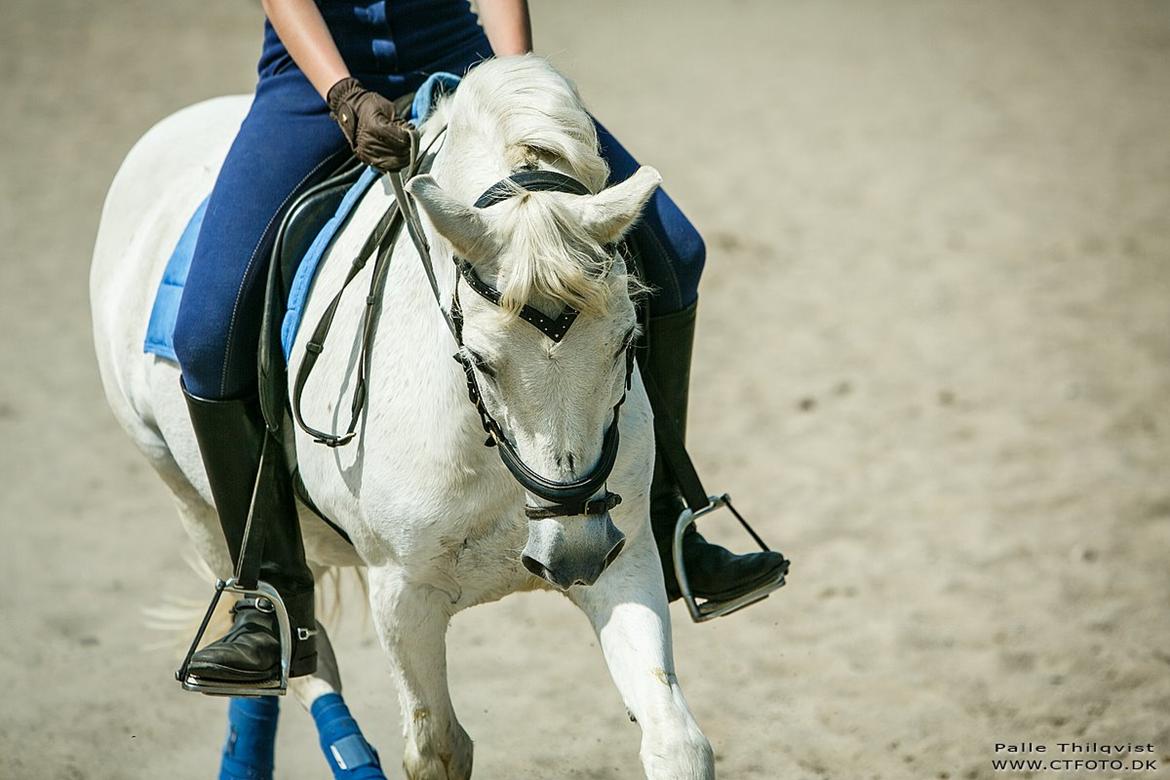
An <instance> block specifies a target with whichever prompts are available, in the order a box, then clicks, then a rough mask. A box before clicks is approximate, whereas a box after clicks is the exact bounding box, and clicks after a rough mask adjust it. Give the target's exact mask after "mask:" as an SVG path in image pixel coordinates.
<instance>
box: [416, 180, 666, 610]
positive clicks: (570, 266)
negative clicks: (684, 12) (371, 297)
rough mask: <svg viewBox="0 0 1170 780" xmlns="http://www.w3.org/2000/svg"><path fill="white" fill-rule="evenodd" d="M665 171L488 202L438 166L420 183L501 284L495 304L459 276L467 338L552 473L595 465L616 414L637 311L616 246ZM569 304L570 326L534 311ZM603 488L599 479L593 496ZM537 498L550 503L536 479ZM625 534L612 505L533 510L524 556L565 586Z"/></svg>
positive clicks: (483, 380)
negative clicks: (438, 176)
mask: <svg viewBox="0 0 1170 780" xmlns="http://www.w3.org/2000/svg"><path fill="white" fill-rule="evenodd" d="M660 180H661V179H660V177H659V175H658V172H657V171H655V170H653V169H652V168H647V167H643V168H641V169H640V170H639V171H638V172H637V173H635V174H634V175H633V176H632V177H630V178H629V179H627V180H626V181H624V182H622V183H620V184H617V185H615V186H613V187H610V188H608V189H605V190H602V191H601V192H598V193H597V194H586V195H573V194H568V193H565V192H530V191H527V190H524V191H517V192H515V193H513V194H512V196H511V197H508V198H507V199H505V200H502V201H501V202H499V203H496V204H494V205H491V206H486V207H484V208H476V207H474V206H468V205H466V204H464V203H462V202H460V201H459V200H457V199H456V198H455V197H453V196H452V195H450V194H449V193H447V192H446V191H444V190H443V189H442V188H441V187H440V186H439V185H438V183H437V182H436V181H435V180H434V179H433V178H431V177H429V176H421V177H418V178H416V179H414V180H413V181H412V182H411V184H410V191H411V192H412V193H413V195H414V196H415V198H416V200H417V202H418V203H419V204H420V205H421V206H422V208H423V210H424V211H425V212H426V214H427V215H428V216H429V217H430V221H431V223H432V224H433V225H434V228H435V230H436V231H437V233H438V234H439V235H440V236H442V237H443V239H445V240H446V242H447V243H449V244H450V246H451V249H452V250H453V252H454V256H455V257H456V258H459V259H461V260H465V261H466V262H467V263H468V264H469V266H470V267H469V268H468V269H465V270H466V272H470V273H474V275H475V278H473V279H471V283H477V282H479V281H481V282H483V283H485V284H486V285H487V286H490V288H492V291H493V293H494V292H496V291H498V293H499V298H498V305H497V304H496V303H493V302H491V301H489V300H487V299H486V298H485V297H483V296H482V294H474V293H469V292H468V291H467V288H466V287H463V292H462V293H461V294H460V299H459V309H460V313H461V316H462V334H461V335H462V341H463V347H462V350H463V354H464V357H465V358H466V359H467V364H468V366H469V370H471V371H472V372H473V373H474V376H473V380H474V384H475V385H477V386H478V391H479V394H480V395H481V396H482V399H483V403H484V406H485V407H486V409H487V411H488V412H489V413H490V415H491V417H492V418H494V420H495V421H496V422H498V424H499V427H500V429H501V433H502V434H503V436H504V437H506V440H507V443H509V444H510V445H511V448H512V449H513V450H514V451H515V452H516V453H517V454H518V455H519V457H520V459H521V460H522V461H523V463H524V465H525V466H527V467H528V468H529V469H531V470H532V471H534V472H536V474H538V475H540V477H542V478H543V479H545V480H548V481H551V482H556V483H573V482H575V481H579V480H581V479H582V478H583V477H586V476H588V475H589V474H590V473H591V472H593V471H594V470H595V469H596V468H597V464H598V461H599V459H601V458H602V455H603V440H605V439H606V434H607V431H608V429H609V428H610V426H611V424H613V425H616V418H615V406H616V405H617V404H618V402H619V401H620V400H621V399H622V397H623V395H624V393H625V391H626V380H627V351H628V349H629V347H630V345H631V343H632V341H633V339H634V338H635V336H636V335H637V322H636V316H635V310H634V305H633V303H632V301H631V298H630V293H631V278H630V277H629V275H628V274H627V269H626V267H625V263H624V260H623V258H622V257H621V255H620V253H618V252H617V251H616V249H615V247H616V245H617V243H618V242H619V241H620V240H621V238H622V237H623V236H624V235H625V233H626V232H627V231H628V230H629V229H630V227H631V226H632V225H633V224H634V223H635V222H636V220H637V219H638V216H639V214H640V213H641V211H642V208H643V206H644V205H645V204H646V201H647V200H648V199H649V198H650V196H651V195H652V194H653V192H654V190H655V188H657V186H658V184H659V182H660ZM465 276H466V273H465ZM526 305H527V306H528V307H530V308H529V309H526V310H525V309H524V307H525V306H526ZM568 308H571V309H573V310H576V311H577V312H578V314H577V316H576V318H575V319H573V320H572V321H571V327H569V328H568V330H565V331H563V332H559V333H558V330H557V328H556V327H545V328H541V327H537V326H535V325H534V324H533V322H532V319H533V317H532V313H533V310H535V312H538V313H539V314H540V315H543V316H544V317H547V318H548V321H556V320H558V318H560V317H561V315H562V313H563V312H564V311H565V310H567V309H568ZM522 310H525V311H526V312H528V319H524V318H522V317H521V316H518V315H520V314H521V311H522ZM562 322H563V320H562ZM550 331H551V332H552V333H553V334H556V336H557V337H556V338H554V337H553V336H552V335H550ZM614 433H616V429H615V431H614ZM607 495H608V494H607V492H606V487H605V485H604V484H602V485H600V487H599V488H597V490H596V491H593V492H592V494H591V495H589V496H585V498H592V499H600V498H603V497H605V496H607ZM527 503H528V506H529V507H530V508H540V507H547V506H549V502H548V501H546V500H545V499H544V498H542V497H541V496H539V495H537V494H535V493H534V492H533V491H532V490H529V491H528V497H527ZM529 514H530V516H531V515H532V514H540V512H539V511H538V512H535V513H534V512H532V511H530V513H529ZM624 543H625V537H624V536H623V534H622V533H621V532H620V531H619V530H618V529H617V528H616V527H615V526H614V524H613V521H612V519H611V518H610V515H609V512H608V511H604V510H603V511H597V512H595V513H591V514H577V515H573V516H552V517H541V518H538V519H529V521H528V541H527V544H526V545H525V547H524V551H523V555H522V560H523V563H524V565H525V567H526V568H528V570H529V571H531V572H532V573H533V574H536V575H537V576H540V577H542V578H544V579H545V580H547V581H549V582H550V583H552V584H554V585H556V586H557V587H559V588H562V589H565V588H568V587H570V586H572V585H575V584H583V585H591V584H592V583H593V582H594V581H596V579H597V578H598V576H600V574H601V572H602V571H603V570H604V569H605V568H606V566H608V565H609V564H610V563H612V562H613V560H614V559H615V558H616V557H617V555H618V553H620V552H621V548H622V546H623V545H624Z"/></svg>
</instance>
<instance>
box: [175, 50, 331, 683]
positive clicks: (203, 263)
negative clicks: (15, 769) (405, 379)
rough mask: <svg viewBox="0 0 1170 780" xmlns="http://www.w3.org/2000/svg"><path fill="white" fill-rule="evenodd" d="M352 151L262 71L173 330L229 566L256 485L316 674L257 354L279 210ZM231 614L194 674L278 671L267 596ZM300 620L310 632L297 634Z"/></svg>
mask: <svg viewBox="0 0 1170 780" xmlns="http://www.w3.org/2000/svg"><path fill="white" fill-rule="evenodd" d="M344 150H345V140H344V138H343V137H342V135H341V133H340V131H339V130H337V128H336V126H335V124H334V123H333V121H332V120H331V119H330V118H329V114H328V110H327V109H326V107H325V104H324V102H323V101H322V100H321V98H320V97H319V96H318V95H317V94H316V92H315V91H313V88H312V86H311V85H310V84H309V82H308V81H307V80H306V79H305V78H304V76H303V75H301V74H300V73H299V71H297V70H296V69H295V68H289V69H284V70H281V71H280V72H279V73H271V74H266V73H265V72H263V71H262V72H261V78H260V82H259V85H258V87H257V91H256V97H255V100H254V102H253V104H252V107H251V109H250V111H249V113H248V115H247V117H246V118H245V119H244V122H243V124H242V125H241V127H240V131H239V134H238V135H237V137H236V139H235V142H234V143H233V145H232V147H231V150H230V151H229V152H228V156H227V159H226V160H225V162H224V165H223V168H222V169H221V171H220V174H219V178H218V179H217V181H216V184H215V188H214V189H213V191H212V194H211V199H210V201H209V202H208V206H207V213H206V215H205V217H204V221H203V227H202V230H201V231H200V236H199V241H198V243H197V245H196V248H195V253H194V256H193V258H192V261H191V270H190V273H189V275H188V278H187V286H186V290H187V292H186V294H185V295H184V298H183V301H182V304H181V306H180V310H179V317H178V322H177V323H176V327H175V351H176V354H177V355H178V357H179V363H180V367H181V369H182V375H183V384H184V392H185V394H186V396H187V400H188V407H189V409H190V413H191V422H192V425H193V426H194V429H195V435H196V439H197V440H198V443H199V449H200V453H201V455H202V457H203V463H204V466H205V468H206V470H207V475H208V481H209V482H210V485H211V492H212V496H213V498H214V500H215V505H216V509H217V512H218V514H219V520H220V525H221V527H222V528H223V531H224V535H225V537H226V538H227V541H228V548H229V550H230V552H231V554H232V560H233V563H235V562H237V561H238V556H239V552H240V544H241V541H242V538H243V534H244V528H245V526H246V524H247V520H248V512H249V507H250V505H251V504H252V497H253V492H254V491H255V492H256V495H257V496H258V497H259V498H260V499H262V500H261V501H258V504H257V506H258V508H259V507H260V506H263V507H265V508H266V509H267V514H268V517H267V518H266V522H267V524H268V530H267V534H266V537H265V540H264V550H263V553H264V560H263V564H262V567H261V572H260V579H262V580H264V581H265V582H267V583H269V584H270V585H272V586H273V587H274V588H276V590H277V592H279V593H280V595H281V598H282V599H283V600H284V602H285V604H286V606H287V608H288V611H289V617H290V618H291V622H292V628H293V636H294V647H293V665H292V668H291V670H290V673H291V674H292V675H302V674H308V673H311V672H312V671H313V669H314V668H315V664H316V655H315V651H314V647H313V641H312V639H311V636H312V634H311V632H312V631H313V629H314V628H315V620H314V615H313V576H312V573H311V572H310V570H309V568H308V566H307V565H306V564H305V559H304V548H303V545H302V542H301V535H300V525H299V522H298V519H297V511H296V504H295V501H294V498H293V492H292V488H291V484H290V482H289V479H288V476H287V473H286V471H285V470H284V469H273V470H266V472H265V474H264V475H261V474H259V473H258V472H259V469H258V465H259V461H260V451H261V447H262V445H263V442H264V440H265V437H266V435H267V434H266V431H265V426H264V421H263V419H262V416H261V414H260V409H259V404H258V403H257V399H256V351H257V345H258V338H259V327H260V311H261V307H262V304H263V287H264V279H265V269H266V266H267V260H268V256H269V252H270V250H271V245H272V242H273V233H274V231H275V229H276V226H277V225H278V223H279V219H280V216H281V215H282V214H283V212H284V209H285V208H286V207H287V205H288V203H290V202H291V200H292V198H293V197H294V196H295V194H296V193H297V192H298V190H299V189H300V188H301V187H302V185H303V184H304V183H305V182H306V181H309V180H311V179H312V178H313V177H314V175H315V174H318V173H321V172H324V171H326V170H328V168H329V166H331V165H336V164H337V162H338V161H339V159H340V158H339V157H338V155H339V154H341V153H342V152H343V151H344ZM234 612H235V623H234V625H233V627H232V629H231V631H230V632H229V633H228V634H227V636H225V637H224V638H223V639H220V640H219V641H217V642H214V643H212V644H211V645H209V646H207V647H206V648H204V649H203V650H201V651H199V652H198V653H196V654H195V656H194V658H193V659H192V662H191V664H190V666H189V671H190V673H191V674H192V675H194V676H196V677H200V678H201V679H207V680H217V681H229V682H247V683H257V684H261V683H268V682H271V681H273V680H275V679H276V678H278V677H279V660H280V642H279V639H278V634H277V628H276V620H275V616H274V614H273V613H272V609H271V605H269V604H268V603H267V602H266V601H265V600H263V599H261V600H259V601H256V600H249V599H245V600H241V601H240V603H239V604H237V606H236V609H235V610H234ZM298 629H304V632H305V633H304V635H305V636H308V637H309V638H308V639H305V640H299V641H298V640H297V639H295V637H296V635H297V633H298V631H297V630H298Z"/></svg>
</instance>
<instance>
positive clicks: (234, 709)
mask: <svg viewBox="0 0 1170 780" xmlns="http://www.w3.org/2000/svg"><path fill="white" fill-rule="evenodd" d="M279 716H280V700H279V699H277V698H276V697H275V696H259V697H257V698H254V699H251V698H243V697H237V698H233V699H232V703H231V706H229V707H228V733H227V742H225V743H224V746H223V759H222V760H221V762H220V765H219V780H272V769H273V766H274V764H275V755H276V720H277V718H278V717H279Z"/></svg>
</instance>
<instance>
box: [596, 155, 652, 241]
mask: <svg viewBox="0 0 1170 780" xmlns="http://www.w3.org/2000/svg"><path fill="white" fill-rule="evenodd" d="M661 183H662V176H660V175H659V173H658V171H656V170H654V169H653V168H651V167H650V166H649V165H643V166H642V167H641V168H639V169H638V170H637V171H635V172H634V175H633V176H631V177H630V178H628V179H626V180H625V181H623V182H621V183H620V184H615V185H613V186H612V187H609V188H608V189H604V190H602V191H601V192H599V193H597V194H596V195H593V196H592V197H587V198H583V200H584V205H583V207H582V210H581V221H582V224H583V226H584V228H585V230H586V231H588V233H589V234H590V235H591V236H593V237H594V238H595V239H597V242H598V243H599V244H610V243H613V242H614V241H618V240H619V239H621V237H622V236H624V235H625V234H626V231H628V230H629V229H630V227H632V226H633V224H634V223H635V222H637V221H638V217H639V216H641V214H642V209H643V208H644V207H645V206H646V201H648V200H650V196H651V195H653V194H654V190H656V189H658V185H659V184H661Z"/></svg>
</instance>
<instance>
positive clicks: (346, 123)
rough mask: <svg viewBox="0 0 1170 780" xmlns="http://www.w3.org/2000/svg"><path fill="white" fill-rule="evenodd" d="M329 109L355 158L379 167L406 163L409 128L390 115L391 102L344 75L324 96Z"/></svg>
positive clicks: (398, 167)
mask: <svg viewBox="0 0 1170 780" xmlns="http://www.w3.org/2000/svg"><path fill="white" fill-rule="evenodd" d="M326 99H327V102H328V103H329V111H330V114H331V115H332V116H333V118H334V119H335V120H336V121H337V124H338V125H339V126H340V127H341V132H342V133H343V134H344V135H345V140H347V141H349V145H350V147H351V148H352V149H353V151H354V154H356V155H357V156H358V159H359V160H361V161H362V162H364V163H365V164H366V165H372V166H374V167H375V168H378V169H379V170H383V171H389V172H393V171H400V170H402V169H403V168H405V167H406V166H407V165H409V164H410V144H411V140H410V131H409V130H408V129H407V128H406V127H405V126H404V125H403V124H402V123H401V122H398V121H396V119H395V117H394V104H393V103H391V102H390V101H389V100H387V99H386V98H384V97H382V96H381V95H379V94H378V93H377V92H371V91H369V90H368V89H365V88H364V87H362V85H361V84H360V83H358V80H357V79H354V78H348V79H342V80H341V81H339V82H337V83H336V84H334V85H333V86H332V87H330V89H329V95H328V96H327V98H326Z"/></svg>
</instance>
